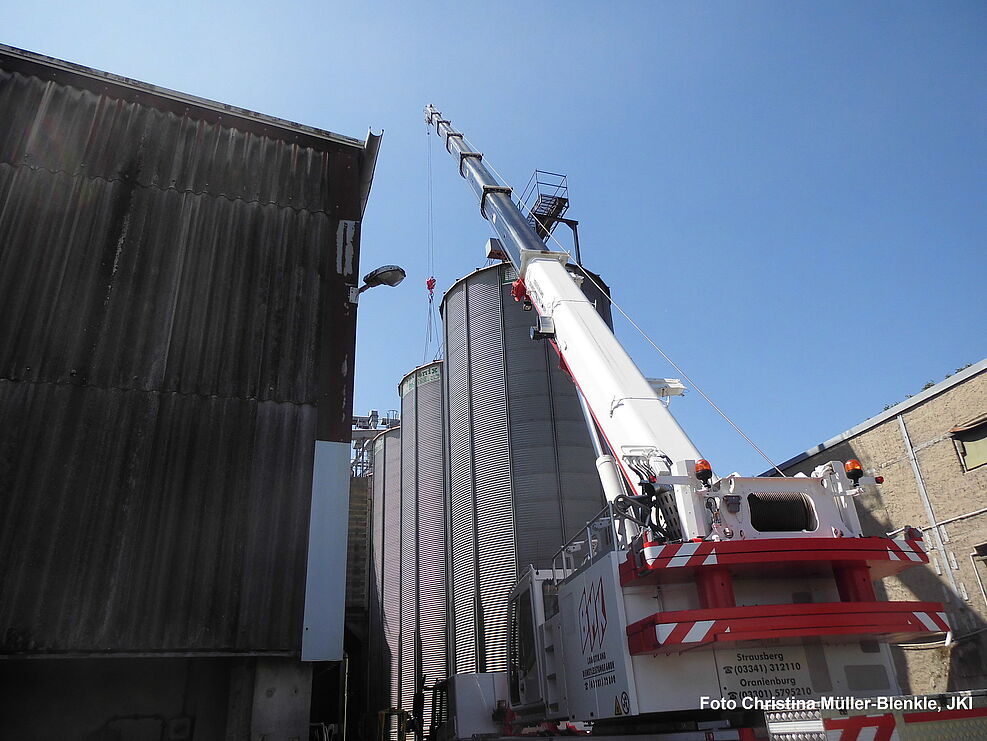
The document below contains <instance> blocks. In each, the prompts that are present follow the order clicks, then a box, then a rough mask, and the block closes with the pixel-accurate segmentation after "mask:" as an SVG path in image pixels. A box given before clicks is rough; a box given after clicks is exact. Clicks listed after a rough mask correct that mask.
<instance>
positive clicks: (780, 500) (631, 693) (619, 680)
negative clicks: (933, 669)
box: [425, 105, 987, 739]
mask: <svg viewBox="0 0 987 741" xmlns="http://www.w3.org/2000/svg"><path fill="white" fill-rule="evenodd" d="M425 120H426V123H427V124H428V125H429V126H430V127H433V126H434V128H435V131H436V133H437V134H438V135H439V137H440V140H441V141H442V142H444V144H445V148H446V150H447V152H448V153H449V154H451V155H452V156H453V157H454V158H455V159H456V160H457V161H458V165H459V173H460V175H461V176H462V177H463V178H464V179H465V180H466V181H467V183H468V184H469V185H470V187H471V188H472V189H473V191H474V192H475V194H476V196H477V198H478V199H479V205H480V213H481V214H482V215H483V217H484V218H485V219H487V220H488V221H489V222H490V224H491V225H492V227H493V229H494V231H495V232H496V233H497V235H498V237H499V241H500V246H501V248H502V250H503V252H504V253H506V256H507V258H508V259H509V260H510V262H511V263H512V264H513V265H514V267H515V268H516V271H517V280H516V281H515V282H514V284H513V287H512V293H513V296H514V298H515V299H516V300H517V301H519V302H521V303H522V304H523V305H524V308H525V309H533V310H534V312H535V326H534V327H533V328H532V338H533V339H540V340H545V341H548V342H550V343H551V344H552V346H553V347H554V349H555V350H556V351H557V353H558V355H559V358H560V362H561V364H562V366H563V368H565V369H566V370H567V371H568V373H569V375H570V376H571V378H572V380H573V383H574V384H575V386H576V388H577V390H578V395H579V398H580V401H581V404H582V406H583V411H584V415H585V416H586V420H587V427H588V428H589V432H590V436H591V438H592V440H593V441H594V446H595V448H596V450H597V453H598V458H597V469H598V471H599V473H600V479H601V482H602V484H603V490H604V492H605V495H606V499H607V505H606V507H605V509H604V510H603V511H602V512H601V513H600V515H599V516H598V517H596V518H595V519H594V520H593V521H591V522H590V523H588V524H587V525H586V527H585V529H584V530H583V531H582V532H580V533H578V534H577V535H576V536H575V537H573V539H572V540H570V541H569V542H568V543H567V544H566V545H565V546H564V547H563V548H562V549H561V550H560V552H559V553H558V555H557V556H556V560H555V563H554V564H553V567H552V568H551V569H543V570H535V569H533V568H531V569H529V570H528V571H527V573H525V574H523V575H522V576H521V578H520V579H519V581H518V582H517V584H516V585H515V587H514V589H513V591H512V593H511V596H510V604H509V611H510V612H509V617H510V621H509V626H510V627H509V631H510V634H509V641H508V645H509V648H508V672H507V677H506V685H507V686H506V690H505V694H506V695H507V697H504V698H500V699H501V701H502V702H501V704H502V706H503V705H507V706H509V707H501V708H500V710H499V714H498V716H497V717H499V718H501V719H502V720H504V719H506V720H507V721H510V722H507V723H506V724H505V725H504V727H503V731H504V732H505V733H507V732H509V731H518V730H519V729H520V728H522V727H523V726H539V727H540V728H541V729H542V731H544V730H545V728H547V727H551V728H555V727H556V725H555V724H557V723H560V722H562V723H565V722H569V721H579V722H587V723H590V724H591V727H592V733H593V735H595V736H607V735H609V736H611V737H617V736H620V737H622V736H626V735H635V734H637V735H640V734H651V735H653V734H657V733H660V732H667V731H678V732H692V733H694V734H695V733H698V734H700V735H698V736H695V735H694V736H688V737H689V738H693V737H695V738H705V739H714V738H735V739H736V738H752V737H753V736H752V735H750V734H752V733H753V731H752V730H751V729H752V727H754V726H757V725H758V724H759V723H760V724H761V725H762V726H763V724H764V720H763V718H764V717H767V728H768V729H769V731H770V732H771V733H773V734H774V737H777V738H783V737H786V736H784V734H786V733H787V734H798V733H801V734H803V735H801V736H791V735H790V736H788V737H790V738H796V737H798V738H806V739H808V738H826V736H825V735H823V734H824V732H825V731H824V725H823V720H822V719H821V716H820V715H819V714H818V713H814V712H808V713H802V714H799V712H795V711H796V710H798V711H800V710H802V709H804V708H806V707H808V708H810V710H811V709H812V708H814V707H816V706H814V705H813V704H812V702H811V701H820V700H821V701H823V704H824V705H825V698H827V697H831V698H837V699H838V698H878V697H888V696H894V695H897V694H898V692H899V689H898V687H897V683H896V679H895V673H894V669H893V666H892V660H891V656H890V652H889V649H888V645H887V644H888V643H889V642H892V641H912V640H916V639H921V638H926V639H927V638H929V637H935V636H939V637H942V636H946V637H947V640H948V634H949V624H948V622H947V617H946V613H945V610H944V608H943V606H942V604H941V603H938V602H888V601H880V600H878V599H877V597H876V595H875V591H874V581H875V580H879V579H882V578H884V577H887V576H890V575H892V574H896V573H898V572H900V571H901V570H903V569H905V568H908V567H911V566H915V565H919V564H926V563H928V561H929V558H928V556H927V555H926V553H925V549H924V547H923V542H922V534H921V531H919V530H917V529H915V528H907V529H906V530H905V532H904V534H903V536H902V537H899V538H896V539H893V538H890V537H864V536H863V535H862V533H861V525H860V521H859V519H858V517H857V513H856V510H855V508H854V498H855V497H856V496H857V495H858V494H859V493H860V492H861V490H862V489H861V487H863V486H873V485H876V484H879V483H880V482H881V481H882V479H880V478H875V477H872V476H865V475H864V471H863V470H862V468H861V466H860V464H859V462H857V461H848V462H846V463H842V462H836V461H834V462H831V463H830V464H828V465H826V466H822V467H820V468H818V469H817V470H815V471H814V472H813V474H812V476H808V477H807V476H801V475H800V476H795V477H782V476H779V477H743V476H740V475H738V474H730V475H728V476H723V477H718V476H716V475H715V474H714V472H713V470H712V467H711V466H710V464H709V463H708V462H707V461H706V460H704V459H703V458H702V457H701V456H700V454H699V451H698V450H697V448H696V446H695V445H694V444H693V443H692V441H691V440H690V439H689V437H688V436H687V435H686V433H685V432H684V431H683V430H682V428H681V427H680V426H679V424H678V423H677V422H676V420H675V419H674V417H673V416H672V415H671V413H670V412H669V411H668V409H667V407H666V405H665V404H664V403H663V402H662V398H661V396H660V393H659V391H656V388H655V386H654V385H653V384H652V383H651V382H649V381H648V379H646V378H645V377H644V376H643V375H642V374H641V372H640V371H639V370H638V368H637V366H636V365H635V364H634V362H633V361H632V360H631V358H630V357H629V356H628V354H627V353H626V351H625V350H624V348H623V347H622V346H621V345H620V343H619V342H618V341H617V339H616V338H615V337H614V335H613V333H612V332H611V330H610V329H609V327H608V326H607V325H606V324H605V322H604V321H603V320H602V319H601V317H600V316H599V314H598V313H597V312H596V310H595V308H594V306H593V305H592V304H591V303H590V302H589V301H588V300H587V299H586V297H585V296H584V295H583V292H582V291H581V290H580V287H579V283H580V281H581V280H582V279H583V277H582V275H581V274H578V275H577V274H576V273H575V272H574V271H570V270H569V269H568V268H567V262H568V257H569V256H568V254H567V253H566V252H562V251H552V250H550V249H547V247H546V244H545V243H544V242H543V241H542V239H541V238H540V237H539V236H538V234H537V233H536V232H535V230H534V229H532V227H531V226H530V224H529V222H528V220H527V219H526V218H525V217H524V215H523V214H522V213H521V211H520V210H519V208H518V206H517V205H516V204H515V203H514V201H513V198H512V191H511V189H510V187H508V186H506V185H504V184H503V183H500V182H498V181H497V180H496V179H495V178H494V177H493V175H492V174H491V173H490V171H489V169H488V168H487V167H486V166H485V165H484V162H483V155H482V154H481V153H480V152H478V151H475V150H473V149H472V148H471V147H470V146H469V145H468V143H467V141H466V139H465V137H464V135H463V134H462V133H461V132H457V131H456V130H455V129H454V128H453V127H452V124H451V122H450V121H449V120H447V119H445V118H443V117H442V114H441V113H440V112H439V111H438V110H436V109H435V108H434V107H433V106H431V105H429V106H427V107H426V108H425ZM779 473H781V472H780V471H779ZM491 686H492V685H491ZM452 704H453V705H454V703H452ZM793 708H794V709H795V710H793ZM450 712H451V713H452V714H453V716H455V714H456V712H457V711H456V708H455V707H451V708H450ZM985 713H987V711H985ZM868 717H869V716H868ZM758 719H761V720H758ZM453 720H455V717H454V718H453ZM546 724H548V725H546ZM447 726H448V727H447V728H446V729H445V731H444V732H440V733H439V734H438V736H439V738H455V737H463V736H465V735H468V732H467V731H464V730H463V729H462V728H459V730H456V727H455V723H451V724H447ZM827 728H830V727H827ZM779 734H781V735H779ZM681 737H684V736H680V738H681ZM830 737H831V738H836V737H838V736H835V737H834V736H832V735H831V736H830ZM888 738H890V736H889V737H888Z"/></svg>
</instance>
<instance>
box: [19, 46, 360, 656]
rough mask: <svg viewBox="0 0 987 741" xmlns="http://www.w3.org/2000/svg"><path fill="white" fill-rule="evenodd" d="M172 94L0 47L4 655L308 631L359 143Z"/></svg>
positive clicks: (155, 646) (282, 643)
mask: <svg viewBox="0 0 987 741" xmlns="http://www.w3.org/2000/svg"><path fill="white" fill-rule="evenodd" d="M12 70H17V71H12ZM159 104H160V105H159ZM175 105H176V103H175V100H174V96H172V97H171V98H169V99H168V100H164V99H160V100H159V99H158V98H156V97H155V95H154V94H152V93H149V92H148V91H147V90H146V89H141V90H135V89H132V88H129V87H127V86H126V85H122V84H121V85H117V84H114V83H112V82H106V81H101V80H92V79H89V78H87V77H86V76H84V75H79V76H72V75H66V73H65V72H64V70H62V71H59V70H49V69H47V68H46V67H45V65H43V64H34V63H31V62H25V61H24V59H22V58H17V57H12V56H7V55H5V54H0V111H2V115H0V594H2V595H3V598H2V599H0V653H2V654H11V653H24V652H27V653H90V652H105V651H112V652H125V653H126V652H137V653H140V652H152V653H155V652H178V653H184V652H202V651H209V652H221V653H226V652H230V653H242V652H247V653H290V654H294V653H297V652H298V650H299V647H300V645H301V628H302V609H303V604H304V590H305V568H306V556H307V546H308V520H309V508H310V495H311V477H312V460H313V446H314V442H315V440H316V439H317V438H318V439H326V440H339V441H348V438H349V417H350V414H351V408H350V403H351V402H350V397H349V386H348V382H349V381H348V379H346V378H344V374H343V373H342V372H341V370H340V369H341V368H347V367H348V368H349V377H350V378H351V377H352V373H351V371H352V341H353V340H352V329H353V323H354V321H355V317H354V316H353V312H352V309H351V307H350V305H349V304H348V302H347V298H346V287H347V284H350V283H353V282H354V281H355V275H356V273H357V271H358V269H359V266H358V234H357V230H358V224H359V219H360V213H359V203H360V173H361V168H362V167H363V164H364V157H365V153H364V150H363V148H362V147H360V146H353V145H347V144H345V143H340V142H339V141H336V140H333V139H331V138H328V137H327V138H324V139H320V138H319V137H317V136H313V135H311V133H308V134H305V135H304V136H302V135H300V134H299V133H298V132H294V131H291V130H289V129H279V128H278V127H276V126H272V125H271V124H270V121H266V122H263V124H260V123H258V121H251V120H248V119H246V118H240V117H238V116H235V115H218V114H217V113H216V111H215V110H205V109H199V108H197V107H196V106H195V105H194V104H192V103H189V104H187V105H185V106H184V111H183V112H178V113H176V112H175ZM260 130H262V132H260ZM320 407H321V408H320Z"/></svg>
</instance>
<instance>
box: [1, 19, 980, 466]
mask: <svg viewBox="0 0 987 741" xmlns="http://www.w3.org/2000/svg"><path fill="white" fill-rule="evenodd" d="M0 29H2V31H0V41H2V42H3V43H7V44H10V45H13V46H18V47H22V48H26V49H29V50H31V51H36V52H40V53H43V54H49V55H51V56H55V57H58V58H61V59H66V60H69V61H72V62H77V63H81V64H85V65H88V66H92V67H96V68H98V69H103V70H106V71H109V72H114V73H116V74H120V75H125V76H128V77H133V78H137V79H141V80H144V81H147V82H150V83H153V84H157V85H161V86H164V87H169V88H174V89H177V90H181V91H183V92H187V93H191V94H194V95H199V96H203V97H207V98H212V99H215V100H218V101H222V102H224V103H230V104H234V105H238V106H243V107H246V108H250V109H253V110H257V111H261V112H263V113H267V114H271V115H275V116H280V117H283V118H287V119H291V120H295V121H299V122H301V123H305V124H309V125H312V126H317V127H321V128H326V129H329V130H331V131H336V132H339V133H342V134H347V135H350V136H356V137H360V138H362V137H363V136H364V135H365V133H366V131H367V129H368V127H373V130H374V131H375V132H378V131H380V130H381V129H383V130H384V141H383V147H382V150H381V155H380V160H379V164H378V168H377V176H376V179H375V182H374V191H373V194H372V197H371V202H370V205H369V208H368V210H367V213H366V219H365V222H364V231H363V260H362V264H363V267H364V268H365V269H368V270H369V269H370V268H373V267H376V266H377V265H380V264H383V263H392V262H396V263H399V264H401V265H403V266H404V267H405V268H406V269H407V270H408V273H409V279H408V280H407V281H405V283H404V284H402V285H401V286H399V287H398V288H397V289H393V290H385V289H378V290H375V291H373V292H370V293H368V294H365V295H364V298H363V301H362V302H361V308H360V330H359V339H358V357H357V363H358V365H357V388H356V409H355V410H356V411H357V412H358V413H360V412H365V411H366V410H368V409H370V408H379V409H381V410H385V409H388V408H395V407H396V406H397V393H396V384H397V382H398V380H399V379H400V377H401V376H402V375H403V374H404V373H405V372H407V371H409V370H411V369H412V368H413V367H414V366H415V365H417V364H419V363H420V362H421V360H422V355H423V342H424V335H425V324H426V310H427V303H426V291H425V287H424V282H425V279H426V278H427V277H428V275H427V274H426V270H425V264H426V259H425V257H426V253H425V245H426V239H425V234H426V230H427V227H428V223H427V220H426V217H425V214H426V211H427V208H426V206H427V198H426V193H427V184H428V181H427V177H426V151H427V149H426V146H427V143H428V139H427V137H426V133H425V131H426V130H425V125H424V122H423V118H422V113H421V111H422V108H423V106H424V104H425V103H428V102H432V103H434V104H435V105H436V106H437V107H438V108H439V109H440V110H442V112H443V113H444V114H445V115H446V117H447V118H450V119H451V120H452V121H453V124H454V125H456V126H457V127H458V128H459V129H460V130H462V131H464V132H465V133H466V135H467V136H468V137H469V139H470V140H471V141H472V142H473V143H474V144H475V145H476V146H477V147H478V148H479V149H481V150H482V151H483V152H484V153H485V156H486V158H487V161H488V162H490V163H492V164H493V165H494V167H496V169H497V170H498V171H499V172H501V173H502V174H503V175H504V176H505V177H506V178H507V179H508V180H509V181H510V182H511V184H513V185H514V186H515V187H517V188H522V187H523V186H524V184H525V183H526V182H527V180H528V177H529V175H530V174H531V171H532V170H533V169H535V168H540V169H545V170H552V171H555V172H563V173H567V174H568V176H569V184H570V195H571V199H572V208H571V211H570V215H571V216H572V217H573V218H577V219H579V221H580V241H581V247H582V252H583V259H584V262H585V264H586V265H587V267H589V268H591V269H593V270H595V271H597V272H599V273H601V274H602V275H603V277H604V279H605V280H606V281H607V282H608V283H609V284H610V286H611V288H612V290H613V294H614V298H615V299H616V300H617V302H618V303H620V304H621V305H622V306H623V307H624V308H625V309H626V310H627V311H628V313H629V314H631V316H633V317H634V318H635V320H636V321H637V322H638V323H639V324H641V326H642V327H643V328H645V330H646V331H647V332H648V333H649V334H651V335H652V337H654V339H655V340H656V341H657V342H658V343H659V344H660V345H661V346H662V347H663V348H664V349H665V350H666V352H668V354H669V355H670V356H671V357H672V358H674V359H675V360H676V362H678V363H679V364H680V365H681V366H682V367H683V368H684V369H685V370H686V372H687V373H689V375H690V376H692V378H693V379H694V380H695V381H696V382H697V383H699V384H700V385H701V386H702V387H703V388H704V390H705V391H706V392H707V393H708V394H709V395H710V396H711V397H712V398H713V399H714V400H715V401H716V402H717V403H718V404H719V405H720V406H721V407H722V408H723V409H724V410H725V411H726V412H727V413H728V414H730V415H731V416H732V417H733V418H734V419H735V420H736V421H737V423H738V424H739V425H740V426H741V427H742V428H743V429H744V430H745V431H746V432H747V433H748V434H749V435H750V436H751V437H752V438H753V439H754V440H755V441H756V442H757V443H758V444H759V445H761V447H762V448H763V449H764V450H765V451H766V452H768V453H769V455H771V456H772V457H774V458H776V459H777V460H784V459H786V458H788V457H790V456H792V455H794V454H796V453H798V452H800V451H802V450H804V449H806V448H808V447H810V446H812V445H814V444H816V443H818V442H821V441H822V440H824V439H827V438H829V437H831V436H833V435H835V434H837V433H839V432H842V431H843V430H845V429H848V428H849V427H851V426H853V425H854V424H856V423H858V422H860V421H862V420H863V419H865V418H867V417H870V416H872V415H874V414H877V413H879V412H880V411H881V410H882V408H883V407H884V405H885V404H888V403H893V402H897V401H900V400H902V399H903V398H904V397H905V396H906V395H907V394H910V393H915V392H917V391H918V390H919V389H920V388H921V387H922V385H923V384H924V383H925V382H926V381H929V380H935V381H939V380H942V379H943V377H945V376H946V375H947V374H948V373H951V372H952V371H954V370H955V369H956V368H958V367H960V366H963V365H965V364H967V363H970V362H976V361H978V360H980V359H982V358H984V357H985V356H987V300H985V282H987V280H985V279H987V257H985V237H987V203H985V201H987V187H985V186H987V182H985V181H987V175H985V173H987V135H985V132H987V95H985V92H987V5H984V4H983V3H982V2H910V1H895V2H862V3H861V2H844V3H841V2H818V3H809V2H799V3H791V2H744V3H741V2H693V3H686V2H680V3H668V2H637V3H632V2H612V3H602V2H575V1H573V2H566V3H562V2H527V3H520V2H510V1H506V0H505V1H503V2H498V3H473V2H465V3H464V2H458V3H449V2H434V3H407V2H403V3H369V2H368V3H349V2H323V3H302V2H298V3H295V2H285V3H281V4H277V5H271V4H270V3H264V4H261V3H255V2H241V3H218V2H216V3H180V2H175V3H169V4H161V3H155V4H153V6H152V5H151V4H136V3H115V2H109V1H105V2H100V3H86V2H75V3H49V2H43V1H41V0H38V2H34V3H12V2H7V3H5V4H4V7H2V8H0ZM432 139H433V140H434V136H433V137H432ZM432 144H433V146H434V145H435V142H434V141H433V142H432ZM432 190H433V204H434V222H433V228H434V234H435V249H434V260H435V277H436V279H437V283H438V288H437V294H441V291H443V290H444V289H445V288H447V287H448V286H449V285H450V284H451V283H452V282H453V281H454V280H455V279H456V278H458V277H460V276H461V275H463V274H465V273H467V272H469V271H470V270H472V269H473V268H475V267H479V266H481V265H483V264H485V261H484V259H483V253H482V248H483V243H484V241H485V240H486V238H487V237H488V236H490V232H489V230H488V228H487V224H486V223H485V222H484V221H483V220H482V218H481V217H480V216H479V213H478V209H477V205H476V203H475V201H474V199H473V197H472V194H471V192H470V191H469V189H468V188H467V186H466V185H465V183H464V182H463V181H461V180H460V178H459V177H458V175H457V174H456V168H455V165H454V163H453V161H452V160H451V158H449V157H448V155H445V154H444V152H443V151H442V150H441V149H440V148H439V147H435V149H434V151H433V177H432ZM617 335H618V337H619V338H620V339H621V340H622V341H623V342H624V344H625V346H626V347H627V348H628V350H629V351H630V353H631V355H632V356H633V357H634V358H635V360H637V361H638V364H639V365H640V366H641V368H642V370H643V371H644V373H645V375H648V376H658V377H660V376H674V375H676V373H675V371H674V370H673V369H671V368H670V367H668V366H667V365H666V364H665V363H664V361H662V360H661V359H660V358H659V357H657V356H656V355H655V353H654V352H653V351H652V350H651V349H650V348H649V347H648V346H647V345H646V344H645V343H644V342H643V341H642V340H640V338H639V337H637V336H636V335H635V334H634V333H633V330H631V329H630V328H629V327H627V326H626V325H625V324H623V323H620V322H618V324H617ZM672 410H673V412H674V413H675V414H676V416H677V417H678V418H679V420H680V421H681V423H682V424H683V426H684V427H685V429H686V430H687V431H688V432H689V434H690V435H691V436H692V437H693V439H694V441H695V442H696V443H697V445H698V446H699V448H700V450H702V451H703V454H704V455H705V456H706V457H708V458H709V459H710V460H711V461H712V462H713V465H714V468H716V469H717V471H718V472H720V473H726V472H729V471H733V470H739V471H741V472H744V473H758V472H760V471H762V470H764V468H765V467H766V466H765V464H764V463H763V461H761V459H760V458H759V456H758V455H757V454H756V453H755V452H754V451H753V450H752V449H751V448H750V447H749V446H748V445H747V444H746V443H745V442H744V441H743V440H742V439H740V438H739V437H738V436H737V435H736V433H734V432H733V431H732V430H731V429H730V428H729V427H728V426H727V425H726V424H725V423H724V422H723V421H722V420H720V419H719V418H718V417H717V416H716V415H715V413H713V412H712V411H711V410H710V409H709V407H708V406H707V405H706V404H705V402H703V401H702V399H701V398H700V397H699V396H698V395H697V394H695V393H692V394H689V395H687V396H686V397H685V398H683V399H677V400H675V402H674V403H673V405H672Z"/></svg>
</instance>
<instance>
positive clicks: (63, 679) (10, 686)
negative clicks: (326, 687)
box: [0, 657, 312, 741]
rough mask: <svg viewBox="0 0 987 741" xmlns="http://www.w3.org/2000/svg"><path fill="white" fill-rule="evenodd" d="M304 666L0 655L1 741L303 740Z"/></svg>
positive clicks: (307, 668)
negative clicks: (4, 657) (38, 657)
mask: <svg viewBox="0 0 987 741" xmlns="http://www.w3.org/2000/svg"><path fill="white" fill-rule="evenodd" d="M311 667H312V665H311V664H305V663H302V662H300V661H298V660H296V659H288V658H251V657H246V658H242V659H231V658H228V657H214V658H100V659H9V660H3V661H0V687H2V688H3V690H2V692H0V739H17V741H50V740H51V739H60V741H161V740H162V739H168V741H217V740H224V739H225V740H226V741H248V740H249V739H260V738H263V739H264V741H293V740H294V741H307V739H308V726H309V703H310V694H311V682H312V677H311V671H312V669H311ZM41 688H43V691H39V690H41Z"/></svg>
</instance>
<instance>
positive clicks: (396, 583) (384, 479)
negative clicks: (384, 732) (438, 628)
mask: <svg viewBox="0 0 987 741" xmlns="http://www.w3.org/2000/svg"><path fill="white" fill-rule="evenodd" d="M373 450H374V458H373V484H372V487H373V495H372V496H373V499H372V504H371V507H372V512H371V550H370V582H371V584H370V672H369V673H368V676H369V677H370V678H371V679H370V681H371V687H369V688H368V694H369V695H370V697H371V701H370V707H371V710H382V709H386V708H388V707H391V706H392V705H393V704H396V703H397V700H398V695H399V689H400V685H399V678H400V671H399V664H398V660H399V656H400V628H401V599H400V595H401V540H400V528H401V428H400V427H392V428H391V429H389V430H385V431H384V432H382V433H380V434H379V435H377V437H375V438H374V441H373Z"/></svg>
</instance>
